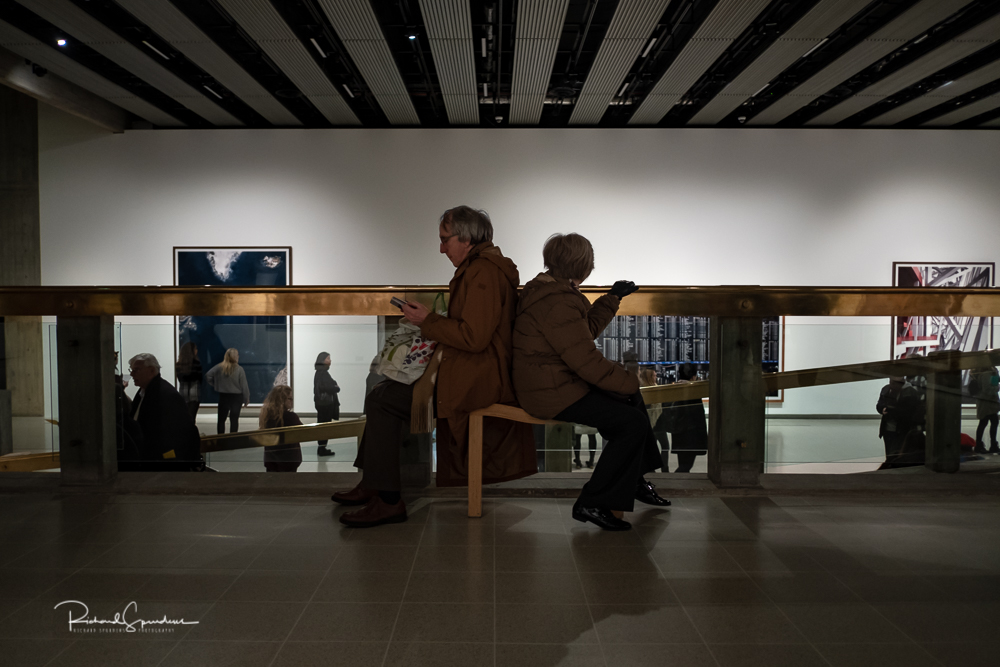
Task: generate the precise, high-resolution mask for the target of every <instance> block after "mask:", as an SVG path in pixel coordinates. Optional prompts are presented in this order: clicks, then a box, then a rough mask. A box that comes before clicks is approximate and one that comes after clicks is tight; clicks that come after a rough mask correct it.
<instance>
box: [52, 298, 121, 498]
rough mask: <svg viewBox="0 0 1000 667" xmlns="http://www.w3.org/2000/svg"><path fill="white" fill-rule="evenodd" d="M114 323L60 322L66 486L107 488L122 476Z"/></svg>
mask: <svg viewBox="0 0 1000 667" xmlns="http://www.w3.org/2000/svg"><path fill="white" fill-rule="evenodd" d="M114 330H115V321H114V318H113V317H111V316H102V317H60V318H59V319H58V321H57V323H56V341H57V342H56V346H57V349H58V363H59V457H60V464H61V467H62V483H63V484H64V485H103V484H109V483H111V482H112V481H114V478H115V475H116V474H117V472H118V465H117V452H116V451H115V375H114V371H115V367H114V353H115V348H114Z"/></svg>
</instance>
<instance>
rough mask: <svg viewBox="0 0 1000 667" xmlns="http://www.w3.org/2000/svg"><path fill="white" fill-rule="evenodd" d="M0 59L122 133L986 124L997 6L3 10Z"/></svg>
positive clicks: (418, 0) (860, 3) (735, 3)
mask: <svg viewBox="0 0 1000 667" xmlns="http://www.w3.org/2000/svg"><path fill="white" fill-rule="evenodd" d="M60 39H62V40H65V43H64V44H63V45H58V44H57V40H60ZM0 46H3V47H4V48H7V49H9V50H11V51H14V52H15V53H18V54H19V55H21V56H23V57H24V58H25V59H27V60H29V61H31V62H34V63H36V64H37V65H39V66H40V67H41V68H51V69H52V71H53V72H56V73H58V74H59V75H60V76H62V77H63V78H66V79H68V80H70V81H73V82H75V83H77V84H78V85H80V86H81V87H83V88H86V89H87V90H90V91H91V92H94V93H96V94H98V95H101V96H102V97H105V98H106V99H108V100H110V101H111V102H113V103H116V104H119V105H120V106H121V107H122V108H124V109H126V110H127V111H129V112H131V113H132V114H134V116H135V117H136V121H135V122H136V126H137V127H138V126H142V124H143V123H145V124H146V126H149V125H152V126H154V127H162V128H169V127H193V128H210V127H249V128H266V127H331V126H332V127H350V126H365V127H393V126H395V127H417V126H420V127H469V126H487V127H504V126H506V125H513V126H519V127H532V126H540V127H565V126H576V127H580V126H585V127H642V126H651V125H652V126H661V127H663V126H668V127H680V126H685V125H689V126H702V127H706V126H707V127H712V126H718V127H739V126H753V127H768V126H770V127H844V128H848V127H852V128H853V127H871V128H876V127H877V128H925V129H932V128H959V129H971V128H989V129H996V128H997V127H1000V2H998V0H391V1H390V0H384V1H383V0H0ZM40 71H42V72H44V70H40Z"/></svg>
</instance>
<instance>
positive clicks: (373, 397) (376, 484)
mask: <svg viewBox="0 0 1000 667" xmlns="http://www.w3.org/2000/svg"><path fill="white" fill-rule="evenodd" d="M412 403H413V385H410V384H403V383H401V382H395V381H393V380H385V381H383V382H380V383H378V384H377V385H375V387H374V388H373V389H372V390H371V392H370V393H369V394H368V396H367V397H366V398H365V417H366V418H367V420H368V421H367V422H366V423H365V433H364V435H363V436H361V445H360V446H359V447H358V458H357V460H355V461H354V466H355V467H356V468H361V471H362V473H363V474H362V476H361V485H360V486H361V488H363V489H366V490H368V491H390V492H393V491H397V492H398V491H399V490H400V488H402V483H401V481H400V476H399V450H400V448H401V447H402V445H403V438H404V437H405V436H406V434H408V433H409V432H410V411H411V404H412Z"/></svg>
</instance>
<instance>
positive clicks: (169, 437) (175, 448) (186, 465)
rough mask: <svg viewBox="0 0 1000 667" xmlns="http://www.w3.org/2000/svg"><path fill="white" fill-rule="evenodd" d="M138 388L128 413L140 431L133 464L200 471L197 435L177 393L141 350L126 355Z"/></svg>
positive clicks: (202, 463) (152, 468)
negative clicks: (129, 356)
mask: <svg viewBox="0 0 1000 667" xmlns="http://www.w3.org/2000/svg"><path fill="white" fill-rule="evenodd" d="M128 364H129V373H130V374H131V375H132V381H133V382H135V386H136V387H138V388H139V391H138V393H137V394H136V395H135V399H133V401H132V410H131V414H130V415H129V417H130V418H131V419H132V420H134V421H135V422H136V423H137V424H138V425H139V428H140V430H141V431H142V440H141V441H140V442H139V443H138V455H139V456H138V458H139V461H138V462H137V464H138V465H137V466H136V468H134V469H141V470H146V471H166V470H172V471H185V470H190V471H201V470H204V469H205V461H204V459H203V458H202V456H201V437H200V435H199V433H198V428H197V427H196V426H195V424H194V420H193V419H192V418H191V413H190V412H189V411H188V407H187V404H186V403H185V402H184V399H183V398H181V395H180V394H179V393H177V390H176V389H174V385H172V384H170V383H169V382H167V381H166V380H164V379H163V377H162V376H161V375H160V363H159V362H158V361H157V360H156V357H154V356H153V355H152V354H148V353H145V352H143V353H142V354H137V355H135V356H134V357H132V358H131V359H129V362H128Z"/></svg>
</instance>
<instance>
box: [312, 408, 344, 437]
mask: <svg viewBox="0 0 1000 667" xmlns="http://www.w3.org/2000/svg"><path fill="white" fill-rule="evenodd" d="M335 419H340V406H339V405H317V406H316V422H317V423H319V424H322V423H324V422H332V421H333V420H335ZM316 442H317V443H318V444H319V446H320V447H326V443H327V442H329V440H317V441H316Z"/></svg>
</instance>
